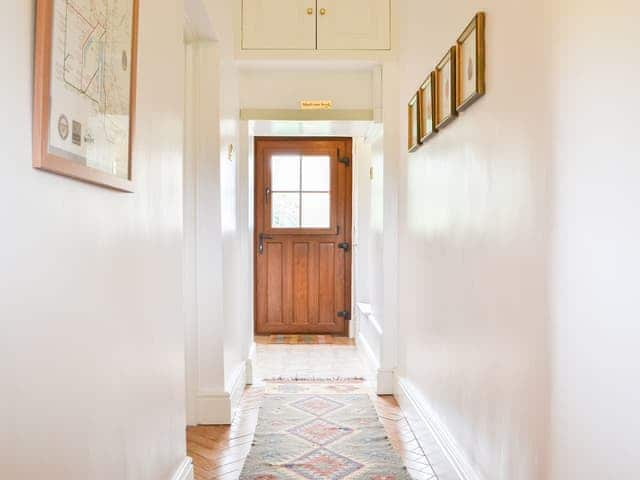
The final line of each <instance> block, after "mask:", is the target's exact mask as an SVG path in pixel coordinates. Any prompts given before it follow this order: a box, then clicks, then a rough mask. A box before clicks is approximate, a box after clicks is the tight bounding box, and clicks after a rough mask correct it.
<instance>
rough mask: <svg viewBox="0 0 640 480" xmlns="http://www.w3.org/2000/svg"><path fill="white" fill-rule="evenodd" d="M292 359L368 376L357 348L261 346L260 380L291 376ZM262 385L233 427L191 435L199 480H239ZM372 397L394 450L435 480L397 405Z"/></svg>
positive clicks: (248, 396)
mask: <svg viewBox="0 0 640 480" xmlns="http://www.w3.org/2000/svg"><path fill="white" fill-rule="evenodd" d="M291 349H293V350H291ZM300 349H303V350H300ZM304 349H312V350H304ZM287 353H289V354H291V355H290V356H296V355H297V358H300V356H301V355H302V356H303V357H302V358H304V356H305V355H311V356H312V357H313V364H315V365H321V366H322V367H318V369H322V371H321V372H319V373H320V374H326V365H336V367H335V369H336V371H334V372H333V375H334V376H338V375H342V376H357V375H362V376H365V377H366V376H367V375H366V371H365V369H364V367H363V366H362V364H361V363H360V360H359V357H358V354H357V352H356V349H355V347H353V346H336V345H300V346H288V345H259V348H258V360H257V364H258V365H260V369H259V372H261V373H259V374H258V375H257V376H260V377H261V378H268V377H279V376H284V375H289V374H290V373H291V372H283V371H282V369H281V368H279V362H278V358H280V357H281V356H282V355H285V356H289V355H286V354H287ZM323 357H326V359H325V360H326V361H324V362H317V360H318V359H319V358H320V359H322V358H323ZM313 364H308V365H305V366H304V368H303V369H304V371H305V372H307V373H308V372H309V371H310V370H314V368H313ZM337 365H340V367H337ZM318 376H319V375H318ZM260 383H261V382H257V385H256V386H251V387H248V388H247V390H246V391H245V394H244V397H243V399H242V404H241V406H240V409H239V412H238V414H237V415H236V418H235V419H234V421H233V424H232V425H230V426H197V427H189V428H188V429H187V448H188V453H189V456H190V457H192V458H193V463H194V469H195V476H196V480H211V479H217V480H236V479H238V478H239V476H240V472H241V471H242V466H243V464H244V460H245V458H246V456H247V455H248V454H249V450H250V449H251V442H252V440H253V433H254V431H255V427H256V423H257V421H258V411H259V407H260V402H261V401H262V396H263V394H264V387H263V386H261V385H260ZM370 395H371V399H372V401H373V403H374V405H375V407H376V410H377V411H378V414H379V416H380V421H381V422H382V423H383V425H384V426H385V429H386V430H387V433H388V435H389V439H390V441H391V443H392V445H393V446H394V448H395V449H396V450H397V451H398V453H399V454H400V456H401V457H402V459H403V461H404V463H405V465H406V467H407V470H408V471H409V473H410V474H411V476H412V477H413V478H414V479H415V480H431V479H435V478H436V477H435V475H434V473H433V469H432V468H431V466H430V465H429V462H428V460H427V457H426V456H425V454H424V452H423V451H422V448H421V447H420V445H419V444H418V441H417V440H416V438H415V435H414V433H413V431H412V430H411V428H410V426H409V424H408V423H407V420H406V419H405V417H404V415H403V414H402V411H401V410H400V408H399V407H398V404H397V403H396V401H395V399H394V398H393V397H390V396H384V397H379V396H376V395H375V394H373V392H371V394H370Z"/></svg>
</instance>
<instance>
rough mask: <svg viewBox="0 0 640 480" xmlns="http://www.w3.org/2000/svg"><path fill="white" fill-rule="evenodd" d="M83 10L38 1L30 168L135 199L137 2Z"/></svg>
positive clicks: (55, 0)
mask: <svg viewBox="0 0 640 480" xmlns="http://www.w3.org/2000/svg"><path fill="white" fill-rule="evenodd" d="M102 1H103V2H105V7H106V0H102ZM99 3H100V2H99V1H98V4H99ZM82 10H83V9H82V8H80V7H77V6H73V5H72V4H70V3H67V2H64V0H38V2H37V11H36V43H35V63H34V99H33V167H34V168H37V169H40V170H46V171H48V172H52V173H56V174H59V175H64V176H67V177H71V178H74V179H77V180H81V181H84V182H89V183H92V184H95V185H101V186H105V187H108V188H112V189H115V190H120V191H125V192H132V191H133V190H134V184H133V178H132V164H133V162H132V152H133V148H132V145H133V141H134V126H135V108H136V81H137V65H138V62H137V50H138V11H139V5H138V0H121V1H120V2H119V4H118V3H116V4H115V7H114V3H113V2H110V4H109V10H107V9H106V8H105V10H104V11H109V12H112V13H110V14H109V15H108V17H106V18H102V17H101V15H102V14H100V13H96V10H92V11H91V12H89V11H86V12H84V11H82ZM87 10H88V9H87ZM98 11H99V10H98ZM104 15H106V14H104ZM123 19H124V21H123ZM69 39H71V40H69ZM129 40H130V43H129ZM111 87H113V88H111Z"/></svg>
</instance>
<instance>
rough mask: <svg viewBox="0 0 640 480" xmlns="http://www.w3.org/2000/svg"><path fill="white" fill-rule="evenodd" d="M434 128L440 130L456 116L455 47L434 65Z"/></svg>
mask: <svg viewBox="0 0 640 480" xmlns="http://www.w3.org/2000/svg"><path fill="white" fill-rule="evenodd" d="M435 73H436V117H435V119H436V129H438V130H440V129H441V128H443V127H445V126H446V125H448V124H449V123H451V122H452V121H453V120H454V119H455V118H456V116H457V114H458V111H457V110H456V47H455V46H454V47H451V48H450V49H449V51H448V52H447V53H446V55H445V56H444V57H442V60H440V63H438V65H437V66H436V71H435Z"/></svg>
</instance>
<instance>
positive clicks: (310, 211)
mask: <svg viewBox="0 0 640 480" xmlns="http://www.w3.org/2000/svg"><path fill="white" fill-rule="evenodd" d="M330 212H331V197H330V195H329V193H303V194H302V227H303V228H329V227H330V226H331V214H330Z"/></svg>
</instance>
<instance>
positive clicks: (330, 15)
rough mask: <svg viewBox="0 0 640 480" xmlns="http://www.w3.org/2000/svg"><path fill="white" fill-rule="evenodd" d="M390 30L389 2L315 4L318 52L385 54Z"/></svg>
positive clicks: (330, 1)
mask: <svg viewBox="0 0 640 480" xmlns="http://www.w3.org/2000/svg"><path fill="white" fill-rule="evenodd" d="M323 11H324V14H322V12H323ZM390 26H391V1H390V0H318V49H319V50H388V49H389V48H390V47H391V44H390Z"/></svg>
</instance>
